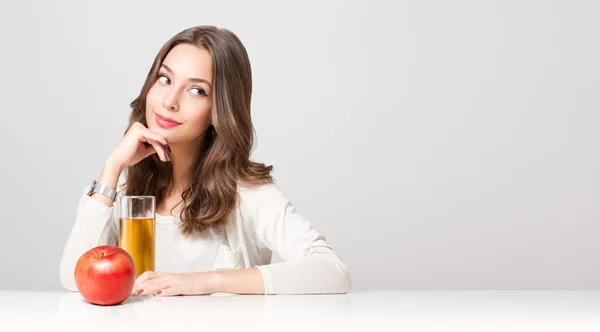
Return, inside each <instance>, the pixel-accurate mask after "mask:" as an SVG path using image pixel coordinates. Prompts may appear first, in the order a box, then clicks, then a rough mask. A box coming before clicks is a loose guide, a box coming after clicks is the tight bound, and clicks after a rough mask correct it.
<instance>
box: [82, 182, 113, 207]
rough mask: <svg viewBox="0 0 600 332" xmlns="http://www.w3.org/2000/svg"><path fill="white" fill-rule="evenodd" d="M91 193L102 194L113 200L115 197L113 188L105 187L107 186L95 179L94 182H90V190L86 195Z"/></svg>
mask: <svg viewBox="0 0 600 332" xmlns="http://www.w3.org/2000/svg"><path fill="white" fill-rule="evenodd" d="M93 193H96V194H100V195H102V196H106V197H108V198H109V199H110V200H112V201H113V202H114V201H115V200H116V199H117V192H116V191H115V190H114V189H112V188H110V187H107V186H105V185H103V184H102V183H99V182H98V181H96V180H94V182H93V183H92V187H91V188H90V191H89V192H88V196H92V194H93Z"/></svg>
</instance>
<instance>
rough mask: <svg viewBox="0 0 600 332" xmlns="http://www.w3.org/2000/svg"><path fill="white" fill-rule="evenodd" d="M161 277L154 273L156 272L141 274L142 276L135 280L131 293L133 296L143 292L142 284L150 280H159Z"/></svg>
mask: <svg viewBox="0 0 600 332" xmlns="http://www.w3.org/2000/svg"><path fill="white" fill-rule="evenodd" d="M159 276H160V274H159V273H157V272H154V271H146V272H144V273H142V274H140V276H139V277H137V279H136V280H135V283H134V285H133V290H132V291H131V293H132V294H136V293H138V292H139V291H140V290H142V289H141V288H140V285H141V284H143V283H145V282H146V281H148V280H151V279H154V278H158V277H159Z"/></svg>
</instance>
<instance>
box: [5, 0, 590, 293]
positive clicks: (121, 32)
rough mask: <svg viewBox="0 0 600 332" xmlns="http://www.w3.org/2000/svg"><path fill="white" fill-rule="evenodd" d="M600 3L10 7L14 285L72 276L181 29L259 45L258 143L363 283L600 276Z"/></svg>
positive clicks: (501, 285) (497, 282) (36, 285)
mask: <svg viewBox="0 0 600 332" xmlns="http://www.w3.org/2000/svg"><path fill="white" fill-rule="evenodd" d="M599 16H600V3H599V2H597V1H591V0H590V1H574V0H570V1H567V0H564V1H532V0H529V1H475V0H473V1H467V0H460V1H431V0H427V1H385V0H381V1H328V2H325V1H296V2H291V1H286V2H278V1H272V2H261V1H241V0H240V1H198V0H195V1H169V2H164V1H144V2H142V1H139V2H138V3H137V4H132V3H131V2H130V1H102V2H99V1H94V2H92V1H87V2H84V1H82V2H79V1H77V2H76V1H51V2H48V1H42V0H35V1H16V0H15V1H6V0H4V1H2V2H0V43H1V44H0V45H1V49H2V51H1V52H0V73H1V74H0V97H1V98H0V100H1V101H2V130H1V133H2V139H1V140H0V144H1V147H2V163H0V165H1V166H0V167H1V172H0V176H1V181H0V183H1V184H2V189H3V190H1V195H2V196H1V202H2V203H1V204H2V229H1V231H0V262H1V264H2V273H0V287H1V288H9V289H60V282H59V277H58V267H59V261H60V256H61V253H62V249H63V246H64V244H65V241H66V239H67V237H68V235H69V232H70V230H71V227H72V225H73V222H74V218H75V212H76V204H77V202H78V199H79V197H80V195H81V193H82V189H83V187H84V186H85V185H87V184H88V183H90V182H91V181H92V180H93V179H94V178H96V177H97V176H98V175H99V174H100V171H101V167H102V163H103V160H104V158H105V157H106V156H107V155H108V154H109V152H110V151H111V150H112V149H113V148H114V147H115V146H116V144H117V142H118V141H119V139H120V138H121V135H122V133H123V131H124V129H125V126H126V124H127V117H128V114H129V107H128V105H129V102H131V101H132V100H133V99H134V98H135V96H136V95H137V93H138V91H139V89H140V88H141V86H142V84H143V82H144V78H145V75H146V73H147V72H148V69H149V66H150V64H151V62H152V60H153V58H154V56H155V54H156V52H157V51H158V50H159V48H160V47H161V46H162V45H163V43H164V42H166V41H167V40H168V39H169V38H170V37H171V36H172V35H174V34H176V33H177V32H179V31H181V30H183V29H185V28H188V27H191V26H195V25H205V24H211V25H216V26H219V27H222V28H227V29H230V30H232V31H233V32H235V33H236V34H237V35H238V36H239V37H240V38H241V40H242V42H243V43H244V44H245V46H246V47H247V49H248V52H249V54H250V58H251V62H252V66H253V75H254V94H253V119H254V123H255V127H256V131H257V137H258V145H257V148H256V150H255V153H254V159H255V160H258V161H262V162H266V163H268V164H273V165H274V166H275V173H274V175H275V176H276V179H277V182H278V184H279V186H280V187H281V189H282V190H283V191H284V193H285V194H286V196H288V198H290V199H291V200H292V202H293V203H294V204H295V205H296V207H297V209H298V211H299V212H300V213H301V214H303V215H305V216H307V217H308V218H309V219H310V220H311V221H312V223H313V225H314V227H315V228H316V229H317V230H318V231H320V232H322V233H324V234H325V235H326V236H327V238H328V240H329V242H330V243H331V244H332V245H333V246H334V248H335V249H336V250H337V251H338V252H339V254H340V255H341V256H342V258H343V259H344V261H346V263H347V264H348V266H349V268H350V270H351V273H352V276H353V281H354V288H353V291H361V290H370V289H481V288H486V289H507V288H513V289H514V288H516V289H521V288H529V289H540V288H553V289H579V288H596V289H597V288H599V286H600V267H599V263H598V262H599V261H600V250H598V245H597V244H598V240H597V239H598V236H599V235H600V226H599V222H598V221H599V217H600V208H599V207H598V206H599V204H598V203H597V201H598V199H599V198H600V189H599V188H600V176H598V170H599V168H600V167H599V166H600V162H599V159H600V158H599V154H598V146H597V142H598V141H599V139H600V130H599V129H600V116H599V113H598V109H599V106H600V102H599V98H598V88H599V87H600V86H599V85H600V84H599V82H600V80H599V79H600V60H599V59H600V52H599V50H600V48H599V42H598V41H599V40H600V39H599V37H600V36H599V33H598V31H600V23H599V22H600V17H599Z"/></svg>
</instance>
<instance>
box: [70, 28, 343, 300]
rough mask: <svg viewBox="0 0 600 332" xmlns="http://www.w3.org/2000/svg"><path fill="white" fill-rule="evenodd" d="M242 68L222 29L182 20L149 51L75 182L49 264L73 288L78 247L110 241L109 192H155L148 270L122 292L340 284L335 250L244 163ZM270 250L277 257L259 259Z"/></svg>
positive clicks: (262, 174) (245, 82) (246, 108)
mask: <svg viewBox="0 0 600 332" xmlns="http://www.w3.org/2000/svg"><path fill="white" fill-rule="evenodd" d="M251 94H252V75H251V68H250V62H249V59H248V55H247V53H246V49H245V48H244V46H243V45H242V43H241V42H240V40H239V39H238V38H237V36H236V35H235V34H233V33H232V32H230V31H228V30H225V29H219V28H216V27H212V26H199V27H193V28H190V29H187V30H184V31H182V32H180V33H179V34H177V35H175V36H174V37H173V38H171V39H170V40H169V41H168V42H167V43H166V44H165V45H164V46H163V47H162V49H161V50H160V51H159V52H158V54H157V56H156V58H155V59H154V63H153V64H152V67H151V69H150V71H149V73H148V76H147V78H146V82H145V83H144V86H143V87H142V89H141V92H140V94H139V96H138V97H137V98H136V99H135V100H134V101H133V102H132V103H131V107H132V112H131V115H130V117H129V126H128V128H127V130H126V132H125V135H124V136H123V138H122V139H121V141H120V143H119V144H118V145H117V147H116V148H115V149H114V150H113V151H112V152H111V153H110V155H109V156H108V157H107V158H106V159H105V162H104V168H103V170H102V172H101V174H100V176H99V178H98V179H97V180H96V181H94V182H93V184H92V185H90V186H87V187H86V188H85V189H84V193H83V195H82V197H81V199H80V201H79V206H78V209H77V217H76V221H75V224H74V226H73V229H72V232H71V234H70V236H69V239H68V241H67V243H66V246H65V249H64V252H63V256H62V260H61V266H60V277H61V282H62V284H63V286H64V287H65V288H67V289H69V290H73V291H76V290H77V288H76V286H75V281H74V276H73V273H74V268H75V265H76V263H77V260H78V259H79V257H80V256H81V255H82V254H83V253H84V252H85V251H87V250H89V249H91V248H92V247H95V246H98V245H113V246H117V245H118V225H119V224H118V222H119V221H118V212H117V211H116V210H117V209H116V208H113V202H115V201H116V198H118V197H119V196H120V195H149V196H155V198H156V264H155V269H156V271H146V272H144V273H143V274H142V275H140V276H139V277H138V278H137V280H136V282H135V286H134V290H133V293H134V294H140V295H148V294H154V295H157V296H171V295H200V294H211V293H213V292H228V293H238V294H311V293H346V292H348V290H349V288H350V275H349V273H348V269H347V268H346V266H345V265H344V263H343V262H342V261H341V260H340V258H339V257H338V255H337V254H336V252H335V251H334V250H333V249H332V248H331V246H330V245H329V244H327V242H326V239H325V237H324V236H323V235H321V234H319V233H318V232H316V231H315V230H314V229H313V228H312V227H311V225H310V223H309V221H308V220H307V219H306V218H304V217H303V216H301V215H300V214H298V213H297V212H296V210H295V209H294V206H293V205H292V204H291V203H290V201H289V200H288V199H286V197H285V196H284V195H283V194H282V192H281V191H280V190H279V189H278V187H277V186H276V185H275V184H274V182H273V179H272V177H271V175H270V173H271V170H272V167H271V166H265V165H264V164H261V163H256V162H253V161H250V152H251V149H252V146H253V134H254V128H253V125H252V121H251V114H250V100H251ZM273 251H274V252H276V253H277V254H278V255H279V256H281V258H282V259H283V262H279V263H274V264H271V254H272V252H273Z"/></svg>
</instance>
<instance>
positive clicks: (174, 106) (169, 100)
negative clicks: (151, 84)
mask: <svg viewBox="0 0 600 332" xmlns="http://www.w3.org/2000/svg"><path fill="white" fill-rule="evenodd" d="M173 90H175V89H173ZM163 107H164V108H165V109H167V110H169V111H178V110H179V102H178V101H177V92H176V91H172V92H171V93H170V94H168V95H166V96H165V99H164V100H163Z"/></svg>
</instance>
